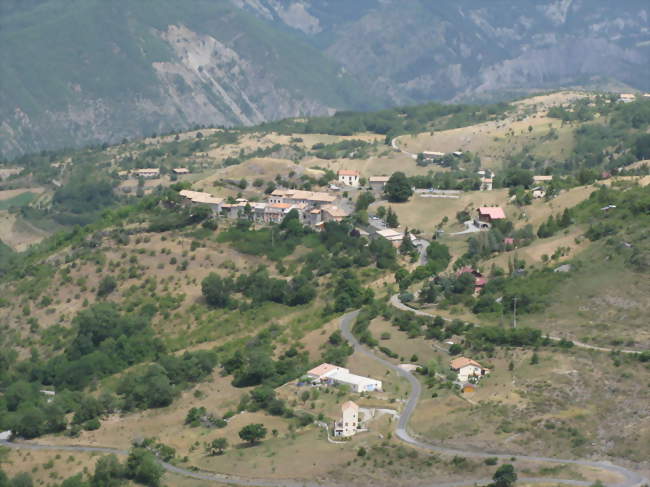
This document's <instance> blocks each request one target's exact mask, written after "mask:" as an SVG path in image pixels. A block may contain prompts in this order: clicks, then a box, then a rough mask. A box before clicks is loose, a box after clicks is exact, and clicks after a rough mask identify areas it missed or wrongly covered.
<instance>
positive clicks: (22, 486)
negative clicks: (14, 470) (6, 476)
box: [11, 472, 34, 487]
mask: <svg viewBox="0 0 650 487" xmlns="http://www.w3.org/2000/svg"><path fill="white" fill-rule="evenodd" d="M11 487H34V481H33V480H32V476H31V475H29V474H28V473H25V472H23V473H19V474H18V475H16V476H15V477H14V478H13V479H12V480H11Z"/></svg>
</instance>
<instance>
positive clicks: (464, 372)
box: [449, 357, 490, 382]
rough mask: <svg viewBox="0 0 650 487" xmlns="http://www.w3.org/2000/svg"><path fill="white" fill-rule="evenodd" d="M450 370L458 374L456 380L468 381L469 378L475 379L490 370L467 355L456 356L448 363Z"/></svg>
mask: <svg viewBox="0 0 650 487" xmlns="http://www.w3.org/2000/svg"><path fill="white" fill-rule="evenodd" d="M449 366H450V368H451V370H453V371H454V372H456V373H457V374H458V380H459V381H461V382H468V381H469V380H470V379H472V380H473V381H476V380H478V379H480V378H481V377H483V376H484V375H486V374H489V373H490V371H489V370H488V369H486V368H484V367H483V366H482V365H481V364H479V363H478V362H476V361H475V360H472V359H471V358H467V357H458V358H455V359H454V360H452V361H451V362H450V363H449Z"/></svg>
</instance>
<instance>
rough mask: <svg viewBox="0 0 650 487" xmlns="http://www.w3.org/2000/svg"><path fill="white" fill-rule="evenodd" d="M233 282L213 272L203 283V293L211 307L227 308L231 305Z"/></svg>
mask: <svg viewBox="0 0 650 487" xmlns="http://www.w3.org/2000/svg"><path fill="white" fill-rule="evenodd" d="M231 290H232V282H231V281H230V279H224V278H222V277H221V276H219V275H218V274H215V273H214V272H211V273H210V274H208V276H207V277H206V278H205V279H203V282H202V283H201V292H202V293H203V297H204V298H205V301H206V302H207V303H208V304H209V305H210V306H215V307H217V308H225V307H226V306H228V304H230V292H231Z"/></svg>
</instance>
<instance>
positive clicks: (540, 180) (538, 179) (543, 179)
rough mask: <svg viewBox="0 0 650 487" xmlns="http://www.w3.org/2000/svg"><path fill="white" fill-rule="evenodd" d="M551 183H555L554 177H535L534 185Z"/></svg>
mask: <svg viewBox="0 0 650 487" xmlns="http://www.w3.org/2000/svg"><path fill="white" fill-rule="evenodd" d="M549 181H553V176H552V175H550V176H546V175H544V176H533V182H534V183H547V182H549Z"/></svg>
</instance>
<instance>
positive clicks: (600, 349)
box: [389, 294, 643, 354]
mask: <svg viewBox="0 0 650 487" xmlns="http://www.w3.org/2000/svg"><path fill="white" fill-rule="evenodd" d="M389 301H390V304H391V306H393V307H395V308H397V309H399V310H402V311H409V312H411V313H414V314H416V315H418V316H427V317H429V318H433V317H434V316H433V315H432V314H430V313H426V312H424V311H420V310H418V309H413V308H411V307H410V306H408V305H406V304H404V303H403V302H402V301H401V300H400V299H399V294H393V295H392V296H391V297H390V300H389ZM441 318H442V319H443V320H445V321H451V320H450V319H449V318H445V317H444V316H441ZM475 326H481V325H479V324H476V323H475ZM548 338H549V340H553V341H555V342H559V341H560V340H567V339H566V338H564V339H563V338H561V337H554V336H549V337H548ZM572 343H573V346H574V347H577V348H584V349H586V350H595V351H597V352H607V353H611V352H618V353H633V354H636V353H642V352H643V351H642V350H620V349H617V348H607V347H597V346H595V345H589V344H587V343H583V342H578V341H575V340H572Z"/></svg>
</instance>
